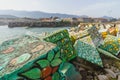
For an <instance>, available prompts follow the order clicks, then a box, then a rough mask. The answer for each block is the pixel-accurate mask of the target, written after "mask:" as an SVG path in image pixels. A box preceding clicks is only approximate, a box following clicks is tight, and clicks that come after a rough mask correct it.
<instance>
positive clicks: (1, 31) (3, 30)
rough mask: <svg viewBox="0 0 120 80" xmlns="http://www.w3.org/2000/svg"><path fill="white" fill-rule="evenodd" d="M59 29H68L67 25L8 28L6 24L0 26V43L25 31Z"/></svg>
mask: <svg viewBox="0 0 120 80" xmlns="http://www.w3.org/2000/svg"><path fill="white" fill-rule="evenodd" d="M59 29H68V27H62V28H60V27H59V28H28V29H27V28H24V27H17V28H8V26H0V43H1V42H3V41H5V40H8V39H10V38H13V37H16V36H20V35H23V34H26V33H27V32H34V33H39V34H41V33H43V32H52V31H56V30H59Z"/></svg>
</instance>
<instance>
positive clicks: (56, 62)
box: [51, 58, 62, 67]
mask: <svg viewBox="0 0 120 80" xmlns="http://www.w3.org/2000/svg"><path fill="white" fill-rule="evenodd" d="M61 63H62V60H61V59H60V58H56V59H54V60H53V61H52V62H51V66H52V67H55V66H58V65H60V64H61Z"/></svg>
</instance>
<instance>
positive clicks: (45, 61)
mask: <svg viewBox="0 0 120 80" xmlns="http://www.w3.org/2000/svg"><path fill="white" fill-rule="evenodd" d="M37 64H39V65H40V67H41V68H45V67H47V66H49V61H48V60H39V61H37Z"/></svg>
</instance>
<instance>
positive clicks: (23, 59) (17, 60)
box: [10, 53, 31, 66]
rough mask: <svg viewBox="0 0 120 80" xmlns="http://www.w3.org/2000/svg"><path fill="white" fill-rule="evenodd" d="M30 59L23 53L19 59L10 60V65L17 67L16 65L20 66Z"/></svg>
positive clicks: (28, 55) (27, 54)
mask: <svg viewBox="0 0 120 80" xmlns="http://www.w3.org/2000/svg"><path fill="white" fill-rule="evenodd" d="M30 57H31V55H30V54H29V53H25V54H23V55H21V56H19V57H16V58H14V59H12V60H11V61H10V65H14V66H15V65H18V64H21V63H24V62H25V61H27V60H28V59H29V58H30Z"/></svg>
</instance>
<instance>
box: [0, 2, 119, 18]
mask: <svg viewBox="0 0 120 80" xmlns="http://www.w3.org/2000/svg"><path fill="white" fill-rule="evenodd" d="M119 6H120V0H0V9H2V10H4V9H13V10H27V11H44V12H51V13H67V14H77V15H88V16H91V17H100V16H104V15H107V16H113V17H120V10H119Z"/></svg>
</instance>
